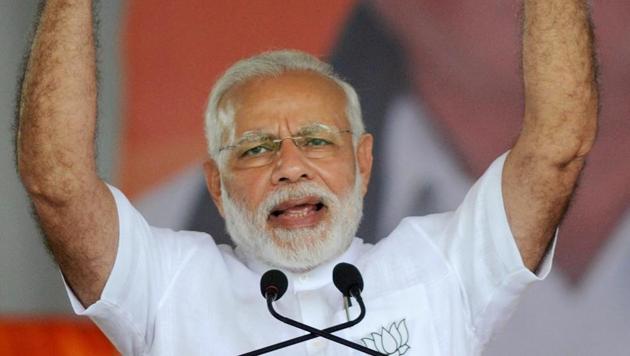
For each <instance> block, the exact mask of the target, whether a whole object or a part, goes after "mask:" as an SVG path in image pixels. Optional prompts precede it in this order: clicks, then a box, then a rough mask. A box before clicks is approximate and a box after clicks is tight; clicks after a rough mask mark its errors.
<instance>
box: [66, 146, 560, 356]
mask: <svg viewBox="0 0 630 356" xmlns="http://www.w3.org/2000/svg"><path fill="white" fill-rule="evenodd" d="M504 160H505V155H504V156H502V157H500V158H499V159H497V161H496V162H495V163H493V164H492V166H491V167H490V168H489V169H488V171H487V172H486V173H485V174H484V176H483V177H482V178H481V179H480V180H479V181H478V182H477V183H476V184H475V185H474V186H473V188H472V189H471V191H470V192H469V193H468V194H467V196H466V198H465V199H464V202H463V203H462V204H461V206H460V207H459V208H458V209H457V210H456V211H455V212H450V213H444V214H436V215H430V216H426V217H413V218H406V219H404V220H403V221H402V222H401V223H400V225H399V226H398V227H397V228H396V229H395V230H394V231H393V232H392V233H391V234H390V235H389V236H388V237H386V238H384V239H383V240H381V241H380V242H379V243H377V244H376V245H370V244H364V243H363V242H362V240H360V239H355V240H354V241H353V244H352V245H351V247H350V248H349V249H348V250H347V251H346V252H345V253H344V254H343V255H342V256H340V257H339V258H338V259H337V260H335V261H332V262H330V263H327V264H324V265H322V266H320V267H318V268H316V269H315V270H313V271H310V272H308V273H304V274H299V275H297V274H292V273H287V275H288V277H289V290H288V291H287V293H286V294H285V295H284V296H283V297H282V299H281V300H279V301H278V302H276V308H277V310H278V311H279V312H280V313H281V314H283V315H286V316H288V317H290V318H294V319H297V320H299V321H302V322H304V323H306V324H309V325H313V326H315V327H318V328H325V327H328V326H331V325H335V324H338V323H341V322H343V321H345V320H346V315H345V311H344V309H343V304H342V298H341V294H340V293H339V292H338V291H337V290H336V289H335V287H334V286H333V284H332V283H331V275H332V272H331V271H332V268H333V267H334V265H336V264H337V263H338V262H341V261H344V262H349V263H352V264H355V265H356V266H357V267H358V268H359V270H360V271H361V272H362V274H363V278H364V281H365V289H364V292H363V297H364V300H365V304H366V306H367V316H366V318H365V319H364V320H363V321H362V322H361V323H360V324H358V325H356V326H354V327H353V328H351V329H348V330H344V331H340V332H338V333H337V335H338V336H341V337H343V338H347V339H349V340H352V341H355V342H358V343H363V342H365V343H366V344H367V345H369V346H371V347H375V345H376V344H378V346H377V347H380V348H381V351H387V353H389V354H393V355H398V354H403V353H404V354H405V355H477V354H479V353H480V351H481V348H482V346H483V344H484V343H485V342H486V341H487V340H488V338H489V336H490V335H491V333H492V331H493V330H494V329H495V328H496V326H497V325H498V324H500V323H501V322H502V321H503V320H504V319H506V318H507V317H508V316H509V314H511V312H512V310H513V308H514V306H515V303H516V300H517V298H518V296H519V295H520V294H521V293H522V292H523V290H524V289H525V287H526V286H527V285H528V284H529V283H531V282H533V281H535V280H538V279H540V278H544V276H546V275H547V273H548V271H549V269H550V267H551V259H550V258H548V257H545V260H544V261H543V263H542V264H541V268H540V271H539V275H540V277H537V276H536V275H534V274H533V273H531V272H530V271H529V270H528V269H527V268H526V267H524V266H523V263H522V261H521V258H520V255H519V253H518V250H517V247H516V244H515V242H514V239H513V237H512V235H511V233H510V230H509V226H508V223H507V220H506V219H507V218H506V215H505V211H504V208H503V199H502V195H501V172H502V167H503V162H504ZM112 193H113V194H114V197H115V199H116V204H117V207H118V215H119V224H120V238H119V247H118V254H117V257H116V262H115V264H114V268H113V270H112V273H111V275H110V277H109V280H108V282H107V284H106V286H105V289H104V291H103V294H102V296H101V300H99V301H98V302H96V303H95V304H93V305H92V306H90V307H89V308H87V309H84V308H83V307H82V306H81V304H80V303H79V302H78V300H77V299H76V298H75V297H74V296H73V295H72V292H71V290H70V289H69V288H68V289H67V290H68V294H69V295H70V298H71V301H72V305H73V308H74V310H75V312H77V313H78V314H81V315H87V316H90V317H91V318H92V319H93V320H94V321H95V322H96V323H97V324H98V325H99V327H100V328H101V329H102V330H103V331H104V332H105V333H106V334H107V335H108V337H109V338H110V339H111V340H112V342H113V343H114V344H115V345H116V347H117V348H118V349H119V350H120V351H121V352H122V353H123V354H125V355H127V354H129V355H131V354H134V355H147V354H150V355H209V354H211V355H236V354H240V353H244V352H247V351H251V350H254V349H257V348H260V347H263V346H267V345H270V344H273V343H276V342H279V341H283V340H286V339H289V338H293V337H296V336H299V335H302V334H304V333H303V332H301V331H299V330H297V329H294V328H293V327H291V326H288V325H285V324H283V323H281V322H279V321H277V320H276V319H274V318H273V317H272V316H271V315H269V313H268V311H267V309H266V304H265V301H264V299H263V298H262V296H261V295H260V291H259V279H260V276H261V274H262V273H263V272H264V271H265V270H267V269H268V267H266V266H264V265H261V264H260V263H258V262H256V261H246V260H245V259H244V258H242V257H241V256H240V255H239V253H238V249H237V250H236V251H233V250H232V249H231V248H229V247H227V246H217V245H215V244H214V242H213V241H212V239H211V238H210V237H209V236H208V235H207V234H203V233H195V232H174V231H171V230H167V229H158V228H153V227H150V226H149V225H148V224H147V223H146V221H145V220H144V219H143V218H142V216H141V215H140V214H139V213H138V212H137V211H136V210H135V209H134V208H133V207H132V206H131V204H130V203H129V202H128V201H127V199H126V198H125V197H124V196H123V195H122V193H120V192H119V191H118V190H116V189H114V188H112ZM550 250H551V251H550V253H549V254H548V256H551V255H552V254H553V248H552V249H550ZM355 304H356V303H355ZM350 312H351V316H353V315H357V313H358V306H357V305H353V307H352V308H351V310H350ZM375 342H376V344H375ZM355 354H356V355H358V354H359V353H358V352H355V351H353V350H351V349H348V348H345V347H344V346H341V345H337V344H334V343H331V342H329V341H326V340H322V339H313V340H311V341H309V342H306V343H302V344H298V345H294V346H291V347H289V348H287V349H283V350H280V351H276V352H275V353H273V355H355Z"/></svg>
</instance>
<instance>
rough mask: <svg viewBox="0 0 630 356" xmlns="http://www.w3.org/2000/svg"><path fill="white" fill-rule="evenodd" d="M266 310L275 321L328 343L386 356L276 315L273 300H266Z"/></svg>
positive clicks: (363, 309)
mask: <svg viewBox="0 0 630 356" xmlns="http://www.w3.org/2000/svg"><path fill="white" fill-rule="evenodd" d="M357 301H359V305H361V306H362V308H361V310H362V311H363V314H365V305H364V304H363V300H362V299H358V298H357ZM267 308H268V309H269V312H270V313H271V315H273V316H274V317H275V318H276V319H278V320H280V321H282V322H283V323H286V324H289V325H291V326H294V327H296V328H298V329H302V330H304V331H308V332H310V333H311V334H315V335H316V336H320V337H323V338H326V339H328V340H330V341H334V342H336V343H339V344H342V345H345V346H347V347H349V348H352V349H355V350H357V351H361V352H363V353H366V354H368V355H375V356H386V355H383V354H382V353H380V352H377V351H374V350H372V349H369V348H367V347H365V346H363V345H359V344H356V343H354V342H351V341H348V340H346V339H342V338H340V337H338V336H336V335H333V334H330V333H329V332H327V331H323V330H319V329H315V328H314V327H312V326H308V325H306V324H302V323H300V322H298V321H295V320H293V319H289V318H287V317H285V316H282V315H280V314H278V313H277V312H276V311H275V310H274V308H273V300H272V299H271V298H268V299H267Z"/></svg>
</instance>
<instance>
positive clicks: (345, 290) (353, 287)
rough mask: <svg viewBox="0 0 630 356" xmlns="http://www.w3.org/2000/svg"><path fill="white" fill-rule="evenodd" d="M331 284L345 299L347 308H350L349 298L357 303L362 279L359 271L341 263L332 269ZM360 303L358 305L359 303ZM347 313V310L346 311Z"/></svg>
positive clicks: (361, 289) (361, 288)
mask: <svg viewBox="0 0 630 356" xmlns="http://www.w3.org/2000/svg"><path fill="white" fill-rule="evenodd" d="M333 283H334V284H335V287H337V289H339V291H340V292H341V294H343V296H344V297H345V298H346V301H347V302H348V306H352V303H351V301H350V297H354V298H356V299H357V301H359V300H360V299H361V292H363V278H362V277H361V273H360V272H359V269H358V268H356V267H355V266H354V265H351V264H349V263H345V262H341V263H339V264H337V265H336V266H335V268H333ZM361 302H362V301H360V302H359V303H361ZM346 311H347V309H346Z"/></svg>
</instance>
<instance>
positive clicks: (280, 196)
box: [258, 182, 339, 217]
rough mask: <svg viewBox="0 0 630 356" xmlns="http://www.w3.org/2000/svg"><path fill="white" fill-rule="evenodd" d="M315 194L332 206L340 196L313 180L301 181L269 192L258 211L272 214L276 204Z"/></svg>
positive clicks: (265, 214) (325, 203) (323, 202)
mask: <svg viewBox="0 0 630 356" xmlns="http://www.w3.org/2000/svg"><path fill="white" fill-rule="evenodd" d="M313 196H314V197H317V198H318V199H319V200H320V201H321V202H322V204H324V205H325V206H331V205H334V204H336V203H338V202H339V198H338V197H337V196H336V195H335V194H333V192H331V191H330V190H328V189H327V188H324V187H322V186H320V185H318V184H315V183H312V182H301V183H296V184H292V185H285V186H281V187H279V188H278V189H276V190H274V191H273V192H271V193H269V195H268V196H267V197H266V198H265V200H263V202H262V203H261V204H260V207H259V208H258V211H259V213H261V214H264V216H265V217H266V216H268V215H269V214H271V212H272V211H273V209H274V208H275V207H276V206H278V205H280V204H281V203H284V202H285V201H287V200H297V199H302V198H306V197H313Z"/></svg>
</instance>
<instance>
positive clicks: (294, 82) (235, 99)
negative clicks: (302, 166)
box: [226, 71, 350, 136]
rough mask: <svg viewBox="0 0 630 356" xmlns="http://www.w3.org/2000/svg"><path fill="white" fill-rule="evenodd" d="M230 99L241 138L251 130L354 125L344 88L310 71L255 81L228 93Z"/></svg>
mask: <svg viewBox="0 0 630 356" xmlns="http://www.w3.org/2000/svg"><path fill="white" fill-rule="evenodd" d="M226 100H228V101H229V103H230V104H231V105H232V106H233V108H234V110H235V115H234V125H235V133H236V135H237V136H239V135H240V134H242V133H244V132H247V131H262V132H269V133H280V132H284V133H295V132H296V131H297V130H299V129H300V128H302V127H304V126H308V125H309V124H313V123H322V124H326V125H330V126H335V127H338V128H342V129H346V128H349V126H350V125H349V123H348V120H347V118H346V96H345V93H344V91H343V89H341V87H340V86H339V85H338V84H337V83H335V82H334V81H333V80H331V79H328V78H326V77H323V76H321V75H319V74H317V73H314V72H310V71H293V72H286V73H283V74H281V75H279V76H275V77H258V78H254V79H251V80H249V81H247V82H245V83H243V84H240V85H238V86H237V87H235V88H233V89H231V90H230V91H228V92H227V93H226ZM287 131H288V132H287Z"/></svg>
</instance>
